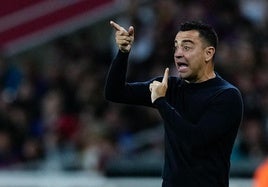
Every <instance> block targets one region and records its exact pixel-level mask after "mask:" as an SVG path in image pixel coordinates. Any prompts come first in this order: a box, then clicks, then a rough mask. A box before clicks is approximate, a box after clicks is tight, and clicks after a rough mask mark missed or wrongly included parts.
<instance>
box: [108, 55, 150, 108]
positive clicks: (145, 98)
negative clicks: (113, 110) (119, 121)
mask: <svg viewBox="0 0 268 187" xmlns="http://www.w3.org/2000/svg"><path fill="white" fill-rule="evenodd" d="M128 57H129V53H122V52H121V51H119V52H118V53H117V56H116V57H115V59H114V60H113V62H112V64H111V66H110V70H109V72H108V76H107V79H106V84H105V91H104V94H105V98H106V99H107V100H110V101H113V102H118V103H125V104H134V105H144V106H153V105H152V103H151V93H150V90H149V84H150V82H151V81H147V82H133V83H128V82H127V81H126V77H127V67H128Z"/></svg>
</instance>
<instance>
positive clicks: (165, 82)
mask: <svg viewBox="0 0 268 187" xmlns="http://www.w3.org/2000/svg"><path fill="white" fill-rule="evenodd" d="M168 74H169V68H166V70H165V74H164V77H163V79H162V83H164V84H166V85H167V84H168Z"/></svg>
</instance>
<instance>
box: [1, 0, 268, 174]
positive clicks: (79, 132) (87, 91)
mask: <svg viewBox="0 0 268 187" xmlns="http://www.w3.org/2000/svg"><path fill="white" fill-rule="evenodd" d="M14 2H15V1H14ZM14 2H13V1H12V0H11V1H5V2H1V4H2V5H1V8H0V46H1V49H2V50H1V57H0V82H1V84H0V168H1V169H2V170H22V171H25V170H26V171H29V170H30V171H39V170H47V171H51V170H53V171H55V170H56V171H89V172H97V173H100V174H101V175H105V176H157V177H158V176H161V168H162V161H163V129H162V122H161V119H160V116H159V115H158V113H157V111H156V110H152V109H150V108H149V109H148V108H144V107H135V106H128V105H121V104H115V103H110V102H107V101H106V100H105V99H104V96H103V88H104V84H105V77H106V74H107V72H108V69H109V65H110V63H111V60H112V59H113V57H114V56H115V54H116V52H117V48H116V46H115V42H114V31H113V29H112V28H111V27H110V25H109V21H110V20H114V21H116V22H118V23H119V24H121V25H122V26H124V27H126V28H128V26H129V25H133V26H134V27H135V42H134V45H133V50H132V53H131V57H130V65H129V71H128V75H129V76H128V80H129V81H141V80H147V79H149V78H151V77H154V76H158V75H162V72H163V69H164V68H165V67H166V66H169V67H170V68H171V72H172V73H173V74H174V75H176V72H175V71H176V70H175V69H174V67H173V51H172V47H173V40H174V37H175V34H176V32H177V31H178V28H179V25H180V23H181V22H183V21H186V20H192V19H198V20H203V21H205V22H208V23H210V24H211V25H213V26H214V27H215V29H216V31H217V32H218V34H219V39H220V44H219V47H218V51H217V54H216V71H217V72H218V73H219V74H220V75H221V76H222V77H224V78H225V79H226V80H228V81H230V82H231V83H233V84H234V85H236V86H237V87H239V88H240V90H241V92H242V95H243V99H244V104H245V116H244V120H243V123H242V124H241V127H240V130H239V134H238V137H237V140H236V142H235V146H234V150H233V153H232V166H231V176H232V177H243V178H252V177H253V174H254V171H255V169H256V167H257V166H258V165H259V164H260V163H262V162H263V161H264V160H265V159H266V158H267V157H268V153H267V148H268V145H267V144H268V138H267V136H268V60H267V59H268V42H267V41H268V33H267V30H268V16H267V10H268V2H267V1H266V0H255V1H251V0H224V1H216V0H215V1H213V0H199V1H197V0H196V1H194V0H180V1H175V0H131V1H128V0H121V1H120V0H99V1H97V0H84V1H71V0H66V1H64V0H54V1H46V0H36V1H31V0H25V1H20V2H17V1H16V2H17V3H14Z"/></svg>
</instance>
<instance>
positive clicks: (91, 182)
mask: <svg viewBox="0 0 268 187" xmlns="http://www.w3.org/2000/svg"><path fill="white" fill-rule="evenodd" d="M52 186H53V187H161V179H160V178H136V177H135V178H120V177H119V178H105V177H103V176H100V175H98V174H92V173H85V172H77V173H54V172H50V173H43V172H0V187H52ZM230 187H252V180H251V179H231V180H230Z"/></svg>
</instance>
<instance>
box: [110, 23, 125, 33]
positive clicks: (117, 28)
mask: <svg viewBox="0 0 268 187" xmlns="http://www.w3.org/2000/svg"><path fill="white" fill-rule="evenodd" d="M110 25H111V26H112V27H113V28H114V29H115V30H117V31H121V30H125V29H124V28H123V27H121V26H120V25H118V24H117V23H115V22H114V21H110Z"/></svg>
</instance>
